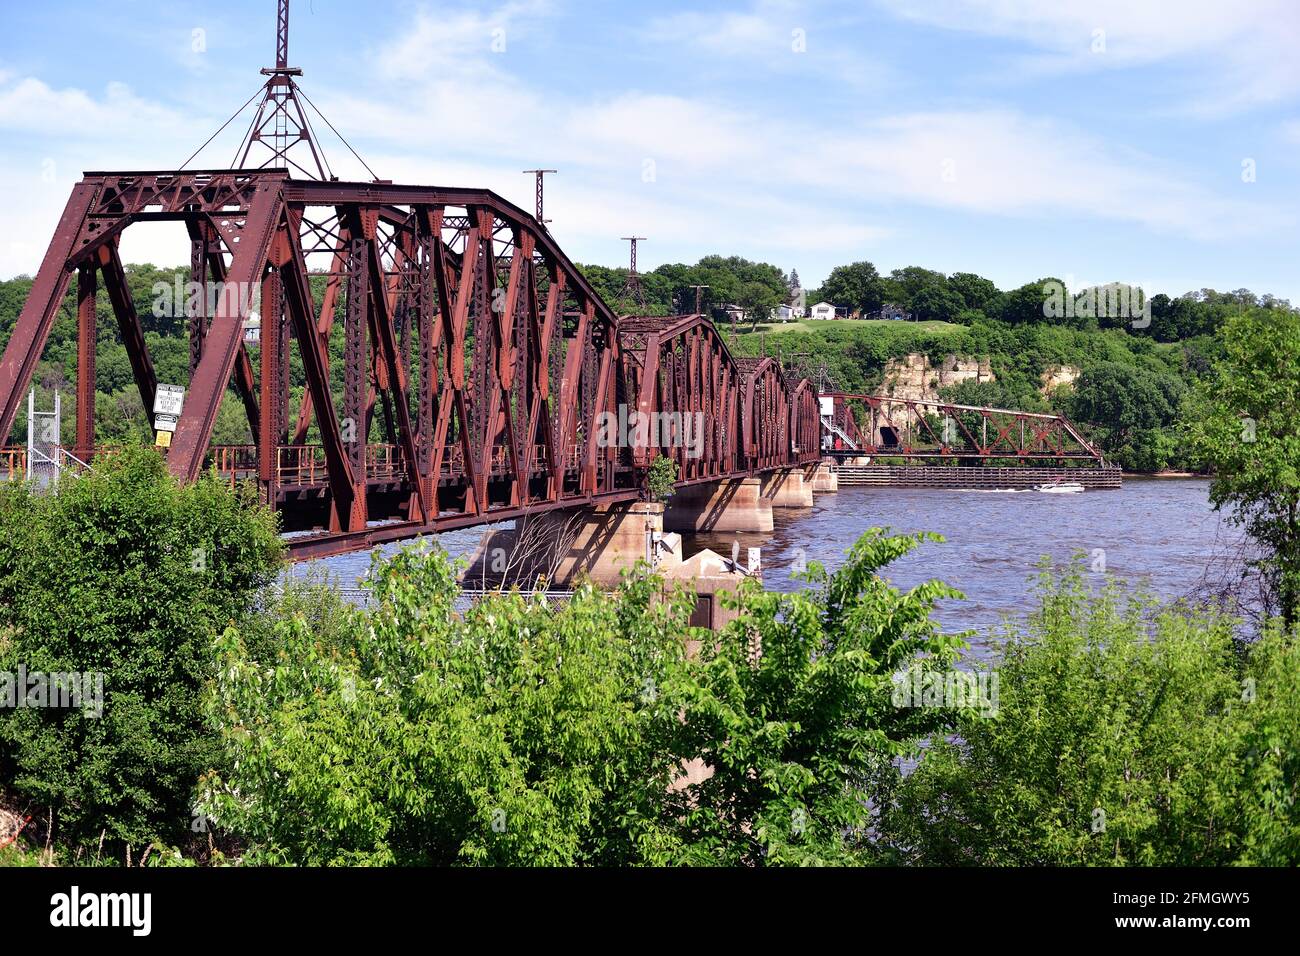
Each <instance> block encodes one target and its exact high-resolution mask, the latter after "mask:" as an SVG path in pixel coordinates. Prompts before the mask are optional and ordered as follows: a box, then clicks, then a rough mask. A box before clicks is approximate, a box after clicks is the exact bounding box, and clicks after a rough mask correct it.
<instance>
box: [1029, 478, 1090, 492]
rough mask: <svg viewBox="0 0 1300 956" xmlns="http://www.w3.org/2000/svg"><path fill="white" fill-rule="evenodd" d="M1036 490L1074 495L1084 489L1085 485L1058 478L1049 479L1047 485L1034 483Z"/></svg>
mask: <svg viewBox="0 0 1300 956" xmlns="http://www.w3.org/2000/svg"><path fill="white" fill-rule="evenodd" d="M1034 491H1042V492H1046V493H1047V494H1052V495H1073V494H1077V493H1078V492H1080V491H1083V485H1082V484H1080V483H1079V482H1077V481H1062V480H1060V479H1059V478H1058V479H1057V480H1056V481H1049V482H1048V483H1047V484H1045V485H1034Z"/></svg>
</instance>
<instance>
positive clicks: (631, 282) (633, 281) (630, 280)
mask: <svg viewBox="0 0 1300 956" xmlns="http://www.w3.org/2000/svg"><path fill="white" fill-rule="evenodd" d="M623 241H624V242H630V243H632V261H631V264H630V265H629V267H628V270H627V284H626V285H624V286H623V291H622V292H620V293H619V296H620V297H621V298H624V299H631V300H632V301H633V302H635V303H636V304H637V305H638V306H640V307H641V308H642V309H645V290H644V289H642V288H641V276H640V275H639V274H638V273H637V271H636V244H637V243H638V242H645V241H646V237H645V236H624V237H623Z"/></svg>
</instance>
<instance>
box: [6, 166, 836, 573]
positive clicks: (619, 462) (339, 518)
mask: <svg viewBox="0 0 1300 956" xmlns="http://www.w3.org/2000/svg"><path fill="white" fill-rule="evenodd" d="M140 222H173V223H180V224H183V226H184V228H185V230H186V233H187V235H188V239H189V242H190V247H191V279H192V280H193V281H194V282H196V283H201V284H202V285H203V287H204V288H206V289H208V290H209V291H212V290H215V291H216V292H217V294H216V295H209V296H208V297H207V302H199V303H198V304H197V305H195V306H192V307H191V308H190V311H189V315H188V327H189V338H190V375H189V381H188V382H186V383H169V384H183V385H184V386H185V388H186V393H185V400H184V408H183V411H182V413H181V415H180V417H179V421H178V422H177V424H176V427H175V432H174V436H173V438H172V441H171V446H170V448H169V449H168V450H167V452H166V454H167V459H168V467H169V468H170V470H171V471H172V473H173V474H174V475H176V476H177V477H178V478H179V479H181V480H183V481H192V480H194V479H195V478H196V477H197V476H199V475H200V474H201V473H203V472H204V471H205V470H207V469H212V468H215V469H217V470H218V471H219V472H220V473H221V474H222V475H223V476H224V477H228V478H229V479H230V480H232V481H233V480H239V479H245V478H246V479H249V480H255V481H256V482H257V483H258V486H259V488H260V490H261V494H262V497H263V499H264V500H265V501H266V502H268V503H269V504H270V505H271V506H272V507H274V508H275V509H276V511H277V512H278V513H279V515H280V519H281V526H282V528H283V529H284V530H285V531H286V532H298V534H295V535H291V541H290V548H291V552H292V553H293V554H294V555H295V556H297V557H304V556H314V555H321V554H329V553H336V552H340V551H348V550H356V549H362V548H368V547H371V546H373V545H374V544H376V543H379V542H382V541H387V540H394V539H399V538H405V537H410V536H414V535H417V534H422V533H426V532H434V531H441V530H447V529H451V528H456V527H463V526H467V525H473V524H481V523H486V522H492V521H498V520H503V519H510V518H514V517H517V516H520V515H524V514H528V513H532V512H538V511H543V510H549V509H557V508H568V507H575V506H582V505H593V504H600V503H609V502H616V501H623V500H633V499H636V498H638V497H639V496H641V494H642V493H643V492H642V489H643V486H644V484H645V475H646V471H647V469H648V467H649V465H650V462H651V460H652V459H653V457H654V456H655V455H656V454H663V455H667V456H669V457H672V458H674V459H675V460H676V461H677V464H678V474H679V481H680V482H681V483H683V484H691V483H698V482H708V481H717V480H720V479H724V478H731V477H741V476H749V475H753V474H756V473H759V472H764V471H770V470H775V469H782V468H791V467H798V466H810V465H812V464H815V463H816V462H817V461H818V460H819V458H820V430H821V426H820V422H819V416H818V402H817V395H816V392H815V389H814V388H813V387H812V386H811V385H810V383H809V382H808V381H807V380H806V379H800V380H797V381H796V380H792V379H791V378H790V377H788V374H787V373H786V372H785V371H784V370H783V369H782V368H781V367H780V366H779V365H778V364H777V363H776V362H775V361H774V360H773V359H770V358H767V359H744V358H735V357H733V356H732V355H731V354H730V352H729V351H728V349H727V347H726V345H725V344H724V342H723V341H722V339H721V337H720V336H719V334H718V332H717V330H716V329H715V328H714V326H713V324H712V322H711V321H710V320H709V319H708V318H706V317H703V316H699V315H691V316H673V317H668V318H643V317H624V318H621V319H620V317H618V316H616V315H615V314H614V313H613V312H612V311H611V310H610V308H609V306H608V305H607V304H606V303H605V302H603V301H602V300H601V298H600V296H599V295H598V294H597V293H596V292H595V290H594V289H592V287H591V286H590V285H589V284H588V283H587V282H586V280H585V279H584V278H583V277H582V275H581V273H580V272H579V271H578V269H577V268H576V267H575V266H574V264H573V263H572V262H571V261H570V260H569V259H568V258H567V257H566V256H565V255H564V253H563V252H562V251H561V250H560V248H559V247H558V245H557V244H556V243H555V241H554V239H553V238H552V237H551V235H550V233H549V232H548V231H547V230H546V229H545V228H543V227H542V226H541V225H539V223H538V222H537V220H536V219H535V218H534V217H533V216H532V215H530V214H528V213H526V212H524V211H522V210H521V209H519V208H517V207H515V206H514V205H512V204H510V203H508V202H506V201H504V200H502V199H501V198H500V197H498V196H496V195H495V194H493V193H491V192H488V191H483V190H471V189H444V188H434V187H422V186H403V185H394V184H392V183H388V182H384V181H376V182H372V183H344V182H337V181H325V180H314V179H298V178H291V177H290V175H289V173H288V172H287V171H286V170H285V169H282V168H276V169H249V170H225V171H212V172H191V171H186V172H134V173H118V172H113V173H108V172H100V173H88V174H86V175H85V176H84V178H83V179H82V180H81V182H79V183H78V184H77V185H76V186H75V187H74V189H73V191H72V196H71V198H70V199H69V201H68V204H67V207H66V209H65V211H64V213H63V216H62V218H61V220H60V221H59V224H58V228H57V230H56V232H55V236H54V240H53V242H52V243H51V244H50V247H49V251H48V252H47V253H46V256H45V259H44V261H43V263H42V265H41V267H40V271H39V273H38V274H37V277H36V280H35V284H34V286H33V288H32V291H31V294H30V296H29V298H28V300H27V303H26V305H25V306H24V308H23V310H22V313H21V315H20V317H19V319H18V322H17V325H16V327H15V330H14V333H13V336H12V338H11V339H10V341H9V343H8V346H7V347H6V349H5V352H4V356H3V359H0V434H3V435H6V436H7V435H8V434H9V432H10V429H11V427H12V425H13V423H14V419H15V416H16V415H17V413H18V410H19V406H20V404H21V403H22V401H23V398H24V395H25V392H26V390H27V388H28V385H29V382H30V380H31V377H32V372H33V369H34V368H35V366H36V363H37V361H38V360H39V359H40V357H41V353H42V351H43V350H44V348H45V344H46V340H47V338H48V337H49V333H50V329H51V326H52V325H53V323H54V320H55V317H56V315H57V313H58V310H59V308H60V306H61V304H62V302H63V300H64V297H65V295H66V294H67V290H68V287H69V284H70V283H71V282H72V281H73V280H74V278H75V281H76V289H77V302H78V309H77V312H78V376H77V392H78V394H77V399H78V400H77V435H76V443H75V447H74V448H73V453H74V454H75V455H76V456H77V457H78V458H80V459H83V460H86V461H89V460H90V457H91V456H92V455H94V454H95V453H96V442H95V431H94V424H95V423H94V395H95V342H96V336H97V330H96V327H95V326H96V312H95V301H96V296H97V293H98V291H99V287H100V286H102V287H103V291H104V292H105V293H106V294H107V297H108V299H109V301H110V303H111V305H112V311H113V314H114V316H115V319H116V323H117V330H118V332H119V334H120V335H121V339H122V341H123V342H124V344H125V346H126V348H127V351H128V353H129V355H130V359H131V363H132V369H133V372H134V377H135V382H136V385H137V387H138V389H139V392H140V397H141V399H142V401H143V403H144V407H145V409H146V411H147V412H148V411H149V410H152V409H153V407H154V396H155V391H156V390H157V386H158V382H157V380H156V377H155V373H154V368H153V364H152V361H151V359H150V355H149V350H148V347H147V344H146V341H145V336H144V334H143V332H142V326H141V322H140V319H139V314H138V312H137V304H136V303H134V302H133V301H132V298H131V294H130V292H129V290H128V287H127V282H126V276H125V271H124V267H123V263H122V261H121V259H120V257H119V251H118V249H119V240H120V238H121V236H122V233H123V232H124V231H125V230H126V229H127V228H129V227H130V226H131V225H132V224H134V223H140ZM197 298H202V297H196V301H197ZM209 303H215V305H214V306H213V307H211V308H210V307H209V306H208V304H209ZM209 313H210V314H209ZM253 314H256V316H257V318H258V320H259V333H258V341H257V343H256V344H254V343H252V342H251V341H246V337H245V326H246V324H248V325H251V324H252V323H251V322H249V321H248V320H249V319H250V316H251V315H253ZM336 325H337V326H339V327H338V328H336ZM331 336H336V337H341V339H342V355H343V363H342V364H343V367H342V369H341V370H338V369H334V370H331V368H330V351H329V348H328V345H329V342H330V340H331ZM295 348H296V350H297V353H298V354H299V355H300V356H301V362H302V371H303V375H304V377H305V380H306V389H305V394H304V395H303V396H302V398H301V401H300V403H299V404H298V406H297V407H296V408H290V407H289V406H290V401H289V400H290V389H289V371H290V358H291V353H292V351H293V350H294V349H295ZM336 354H337V348H336ZM340 371H341V375H340V374H339V372H340ZM332 381H333V382H335V383H336V384H338V383H341V389H340V388H337V387H332V385H331V382H332ZM230 389H233V390H234V391H235V393H237V394H238V396H239V398H240V400H241V403H242V406H243V408H244V411H245V414H246V415H247V418H248V422H249V426H250V429H251V431H252V434H253V435H254V436H255V442H254V444H252V445H248V446H236V447H231V446H217V447H214V446H212V445H211V435H212V430H213V424H214V422H215V420H216V417H217V412H218V409H219V407H220V404H221V402H222V400H223V398H224V397H225V396H226V394H227V391H228V390H230ZM620 408H622V410H623V412H624V413H626V411H627V410H630V409H635V410H636V411H637V412H639V413H641V414H643V415H644V414H646V413H661V414H668V415H672V414H673V413H680V414H681V415H687V414H692V413H694V414H695V415H696V416H697V418H696V420H698V421H700V422H702V423H703V426H702V427H703V434H702V436H701V440H700V441H699V443H698V446H692V447H689V448H688V447H687V446H686V445H685V444H680V443H679V444H671V443H670V444H671V447H659V446H656V445H655V444H654V442H655V441H656V440H657V437H656V436H654V435H652V436H651V438H650V444H649V445H643V444H637V443H626V442H612V443H611V442H606V441H601V440H598V430H599V428H598V426H599V425H600V423H601V421H602V419H601V416H602V414H606V415H611V416H615V417H616V418H617V417H618V416H619V415H620ZM696 452H698V454H697V453H696Z"/></svg>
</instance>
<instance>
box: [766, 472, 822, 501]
mask: <svg viewBox="0 0 1300 956" xmlns="http://www.w3.org/2000/svg"><path fill="white" fill-rule="evenodd" d="M762 480H763V497H764V498H766V499H767V500H768V501H770V502H772V507H773V508H811V507H812V506H813V485H812V481H811V480H810V479H809V476H808V475H807V474H805V472H804V469H802V468H783V469H781V470H779V471H769V472H767V473H765V474H764V475H763V479H762Z"/></svg>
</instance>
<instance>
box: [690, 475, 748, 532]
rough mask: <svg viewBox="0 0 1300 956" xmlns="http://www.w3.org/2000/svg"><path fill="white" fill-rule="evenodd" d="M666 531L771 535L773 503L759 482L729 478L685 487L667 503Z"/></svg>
mask: <svg viewBox="0 0 1300 956" xmlns="http://www.w3.org/2000/svg"><path fill="white" fill-rule="evenodd" d="M664 528H665V529H667V530H669V531H686V532H693V531H755V532H763V531H771V530H772V528H773V523H772V502H771V500H770V499H768V498H765V497H763V482H762V480H761V479H759V478H728V479H724V480H722V481H715V482H709V483H706V484H699V485H687V486H686V487H684V488H681V489H679V490H678V491H677V493H676V494H675V495H673V496H672V497H671V498H669V499H668V507H667V508H666V509H665V511H664Z"/></svg>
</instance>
